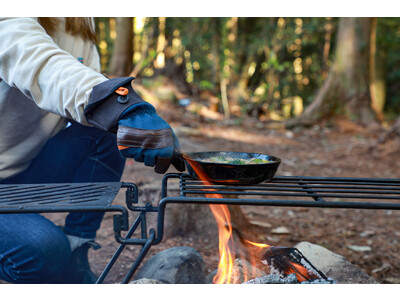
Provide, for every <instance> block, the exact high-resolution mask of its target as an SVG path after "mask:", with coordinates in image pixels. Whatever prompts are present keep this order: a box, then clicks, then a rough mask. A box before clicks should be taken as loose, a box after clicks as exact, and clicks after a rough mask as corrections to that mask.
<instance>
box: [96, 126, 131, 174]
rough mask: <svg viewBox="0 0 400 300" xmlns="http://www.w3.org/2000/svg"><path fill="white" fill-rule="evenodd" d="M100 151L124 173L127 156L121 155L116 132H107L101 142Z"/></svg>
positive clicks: (117, 169)
mask: <svg viewBox="0 0 400 300" xmlns="http://www.w3.org/2000/svg"><path fill="white" fill-rule="evenodd" d="M99 148H101V150H100V151H102V152H103V155H104V156H106V157H107V158H106V160H107V161H110V162H112V165H113V168H114V169H115V170H116V171H118V172H120V173H121V175H122V172H123V168H124V166H125V158H124V157H123V156H122V155H121V153H120V151H119V150H118V146H117V139H116V136H115V135H114V134H111V133H109V132H105V133H104V135H103V137H102V140H101V143H100V144H99Z"/></svg>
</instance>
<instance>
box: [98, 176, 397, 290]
mask: <svg viewBox="0 0 400 300" xmlns="http://www.w3.org/2000/svg"><path fill="white" fill-rule="evenodd" d="M171 179H177V180H179V194H180V196H178V197H168V181H169V180H171ZM206 194H221V195H222V196H223V198H207V197H206V196H205V195H206ZM194 195H197V196H194ZM224 195H225V196H228V195H230V196H233V195H234V196H237V197H238V198H224ZM249 196H250V197H252V196H255V197H254V198H244V197H249ZM240 197H242V198H240ZM256 197H259V198H256ZM274 197H276V198H275V199H274ZM279 197H280V198H284V199H277V198H279ZM304 198H305V199H307V200H304ZM349 199H350V200H351V201H348V200H349ZM133 200H135V201H137V200H138V197H136V198H133ZM137 203H138V202H129V201H128V200H127V206H128V208H129V209H130V210H131V211H134V212H137V213H139V216H138V217H137V219H136V221H135V222H134V224H133V225H132V227H131V229H130V230H129V232H128V233H127V235H126V237H125V238H122V237H121V235H120V234H119V233H118V232H117V231H118V228H116V227H115V226H114V230H116V232H117V234H116V238H117V241H118V242H119V243H121V245H120V247H119V249H118V250H117V252H116V253H115V255H114V257H113V258H112V259H111V261H110V263H109V265H108V266H107V267H106V269H107V270H108V269H109V268H111V267H112V265H113V264H114V263H115V261H116V259H117V258H118V256H119V254H120V253H121V252H122V250H123V249H124V247H125V245H127V244H130V245H141V246H142V252H141V253H140V254H139V256H138V258H137V259H136V261H135V262H134V264H133V265H132V267H131V269H130V270H129V272H128V273H127V275H126V276H125V278H124V280H123V281H122V283H128V282H129V280H130V279H131V278H132V276H133V274H134V272H135V271H136V269H137V268H138V267H139V265H140V263H141V262H142V260H143V258H144V256H145V254H146V253H147V251H148V250H149V249H150V247H151V246H152V245H157V244H159V243H160V242H161V241H162V239H163V235H164V218H165V209H166V206H167V204H169V203H171V204H193V203H196V204H228V205H258V206H287V207H320V208H352V209H391V210H399V209H400V179H374V178H346V177H341V178H339V177H303V176H277V177H274V179H273V180H272V181H270V182H266V183H262V184H256V185H248V186H228V185H204V184H203V182H201V181H199V180H196V179H193V178H192V177H191V176H190V175H189V174H182V173H169V174H166V175H165V176H164V177H163V180H162V186H161V200H160V201H159V203H158V206H156V207H154V206H152V205H150V204H149V203H147V204H146V205H145V206H137V205H135V204H137ZM147 213H156V214H157V232H156V231H155V230H154V229H153V228H152V229H150V230H149V235H147V223H146V214H147ZM139 225H141V238H140V239H137V238H131V236H132V234H133V233H135V231H136V229H137V228H138V227H139ZM103 279H104V278H103V274H102V275H101V276H100V278H99V281H98V283H101V282H102V280H103Z"/></svg>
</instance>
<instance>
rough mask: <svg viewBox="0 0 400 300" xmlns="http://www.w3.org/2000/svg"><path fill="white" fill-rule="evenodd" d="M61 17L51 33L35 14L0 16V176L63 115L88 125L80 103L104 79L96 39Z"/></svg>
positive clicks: (14, 169)
mask: <svg viewBox="0 0 400 300" xmlns="http://www.w3.org/2000/svg"><path fill="white" fill-rule="evenodd" d="M61 19H62V21H61V22H60V28H59V31H58V32H57V34H56V35H55V36H54V37H53V38H52V37H50V36H49V35H47V33H46V32H45V30H44V29H43V27H42V26H41V25H40V24H39V23H38V22H37V20H36V19H35V18H0V180H1V179H5V178H8V177H10V176H13V175H16V174H18V173H20V172H22V171H24V170H25V169H26V168H27V167H28V166H29V163H30V162H31V160H32V159H33V158H34V157H35V156H36V155H37V154H38V153H39V152H40V150H41V149H42V147H43V146H44V144H45V143H46V142H47V140H48V139H49V138H51V137H52V136H53V135H55V134H56V133H57V132H58V131H60V130H61V129H62V128H64V127H65V125H66V122H67V119H66V118H68V119H73V120H75V121H77V122H79V123H81V124H83V125H88V126H90V125H89V124H88V123H87V121H86V119H85V116H84V114H83V109H84V107H85V106H86V105H87V103H88V99H89V97H90V93H91V91H92V88H93V87H94V86H95V85H97V84H99V83H101V82H103V81H106V80H107V79H106V78H105V77H104V76H103V75H102V74H100V73H99V72H100V61H99V54H98V52H97V50H96V47H95V45H93V43H91V42H89V41H83V39H81V38H80V37H73V36H71V35H70V34H68V33H66V32H65V30H64V28H65V23H64V22H65V20H64V18H61ZM78 59H79V60H78ZM80 61H81V62H83V63H81V62H80Z"/></svg>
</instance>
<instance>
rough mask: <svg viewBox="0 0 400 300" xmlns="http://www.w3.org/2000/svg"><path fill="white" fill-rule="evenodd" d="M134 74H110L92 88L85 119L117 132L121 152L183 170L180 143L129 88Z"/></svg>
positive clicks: (161, 168) (157, 166) (158, 165)
mask: <svg viewBox="0 0 400 300" xmlns="http://www.w3.org/2000/svg"><path fill="white" fill-rule="evenodd" d="M133 79H134V78H132V77H131V78H114V79H110V80H108V81H105V82H103V83H101V84H99V85H96V86H95V87H94V88H93V91H92V93H91V96H90V99H89V104H88V105H87V106H86V107H85V116H86V118H87V120H88V122H89V123H90V124H92V125H94V126H95V127H97V128H100V129H103V130H107V131H110V132H114V133H116V134H117V144H118V148H119V150H120V151H121V154H122V156H124V157H132V158H133V159H135V160H136V161H138V162H144V164H145V165H146V166H151V167H153V166H154V167H155V168H154V170H155V171H156V172H157V173H160V174H163V173H165V172H166V171H167V170H168V168H169V166H170V165H171V164H173V165H174V166H175V168H176V169H177V170H178V171H181V172H183V171H184V170H185V164H184V162H183V159H182V157H181V155H180V147H179V142H178V139H177V138H176V136H175V134H174V132H173V131H172V129H171V127H170V126H169V125H168V123H167V122H165V121H164V120H163V119H162V118H161V117H160V116H159V115H158V114H157V112H156V110H155V108H154V107H153V106H152V105H151V104H149V103H147V102H145V101H144V100H143V99H142V98H140V96H139V95H138V94H136V92H135V91H134V90H133V88H132V85H131V81H132V80H133Z"/></svg>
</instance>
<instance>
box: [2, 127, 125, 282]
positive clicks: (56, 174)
mask: <svg viewBox="0 0 400 300" xmlns="http://www.w3.org/2000/svg"><path fill="white" fill-rule="evenodd" d="M124 165H125V160H124V159H123V158H122V157H121V155H120V153H119V151H118V148H117V145H116V137H115V135H113V134H110V133H107V132H105V131H101V130H98V129H95V128H92V127H86V126H82V125H80V124H76V123H74V124H72V125H71V126H69V127H68V128H66V129H64V130H62V131H61V132H59V133H58V134H57V135H56V136H54V137H53V138H52V139H50V140H49V141H48V142H47V143H46V145H45V147H44V148H43V150H42V151H41V152H40V154H39V155H38V157H36V158H35V159H34V160H33V161H32V164H31V165H30V167H29V168H28V169H27V170H26V171H24V172H23V173H21V174H18V175H17V176H15V177H13V178H8V179H6V180H3V181H1V182H0V184H3V183H4V184H6V183H18V184H24V183H25V184H28V183H63V182H112V181H119V180H120V179H121V175H122V172H123V169H124ZM103 215H104V213H99V212H93V213H91V212H90V213H87V212H74V213H70V214H68V216H67V218H66V220H65V228H64V232H65V233H67V234H71V235H76V236H80V237H84V238H94V237H95V235H96V231H97V229H98V228H99V227H100V223H101V220H102V218H103ZM13 218H15V220H16V221H15V222H14V223H13V224H14V225H13V226H12V225H9V224H11V222H10V220H11V219H13ZM29 218H32V220H31V221H32V222H33V223H34V224H36V225H32V226H30V225H28V221H27V220H28V219H29ZM17 220H18V222H19V223H17ZM39 223H41V225H38V224H39ZM17 224H18V226H16V225H17ZM39 230H40V234H41V241H44V240H46V239H48V240H49V241H51V240H53V241H54V243H51V244H57V245H54V247H53V248H51V247H50V248H49V247H48V246H49V245H47V243H44V242H41V243H36V242H33V237H37V234H38V232H39ZM57 235H59V236H58V237H56V236H57ZM16 237H18V238H16ZM26 237H32V238H28V239H24V238H26ZM65 240H66V237H65V234H64V233H63V232H62V231H61V230H59V229H58V228H57V227H56V226H55V225H54V224H53V223H51V222H50V221H48V220H47V219H45V218H44V217H42V216H39V215H36V217H33V215H29V216H28V215H26V214H21V215H3V214H0V278H2V279H4V280H8V281H12V279H11V280H10V276H11V277H12V276H13V275H11V273H10V272H11V271H8V273H7V274H5V273H4V272H5V271H6V270H5V267H6V266H8V265H10V264H11V265H13V266H14V267H17V265H18V266H19V268H23V267H24V266H25V267H27V268H28V269H29V268H30V266H31V264H25V265H24V264H20V262H21V261H25V260H26V261H29V260H43V262H41V263H39V262H37V264H38V265H43V271H45V272H47V273H48V274H50V273H51V271H52V270H50V269H49V268H47V267H46V268H45V267H44V265H45V264H44V261H46V260H47V259H48V258H49V257H51V255H53V254H54V255H55V256H56V257H58V258H59V260H58V263H59V264H61V265H62V266H64V264H65V263H66V261H67V260H66V257H68V256H69V255H70V248H69V244H68V247H65V245H64V246H63V244H64V243H65ZM24 243H25V247H24V248H27V249H30V248H29V247H27V246H26V244H27V243H28V244H29V243H31V244H32V243H33V244H35V245H36V247H39V248H40V245H43V249H37V251H36V252H37V253H35V249H33V248H32V249H31V250H32V253H31V255H29V251H28V250H24V251H22V252H21V248H20V245H21V244H24ZM61 248H62V249H61ZM65 248H66V249H65ZM39 253H41V254H42V257H41V256H40V255H39ZM7 261H8V263H7ZM10 261H12V262H13V263H10ZM52 265H53V267H54V268H55V269H57V266H56V265H57V263H52ZM39 273H40V271H39ZM32 276H33V275H32ZM40 276H41V275H40V274H39V275H38V277H40ZM15 278H16V277H15ZM29 278H31V277H29ZM15 280H17V279H15ZM15 280H14V281H15ZM24 280H25V279H24ZM24 280H19V281H18V282H26V281H24ZM26 280H30V279H26ZM32 281H34V280H33V279H32Z"/></svg>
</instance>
